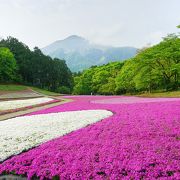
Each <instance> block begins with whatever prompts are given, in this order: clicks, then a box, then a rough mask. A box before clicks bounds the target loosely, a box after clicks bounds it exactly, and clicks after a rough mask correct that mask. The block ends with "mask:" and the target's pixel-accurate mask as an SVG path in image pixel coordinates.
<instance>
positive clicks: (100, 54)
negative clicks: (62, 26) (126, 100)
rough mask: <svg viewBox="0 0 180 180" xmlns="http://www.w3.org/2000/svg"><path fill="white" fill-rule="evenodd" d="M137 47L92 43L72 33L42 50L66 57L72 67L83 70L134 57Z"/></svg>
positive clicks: (60, 57)
mask: <svg viewBox="0 0 180 180" xmlns="http://www.w3.org/2000/svg"><path fill="white" fill-rule="evenodd" d="M136 51H137V49H136V48H134V47H111V46H102V45H98V44H93V43H90V42H89V41H88V40H87V39H85V38H83V37H81V36H78V35H71V36H68V37H67V38H65V39H62V40H59V41H56V42H54V43H52V44H50V45H48V46H46V47H45V48H43V49H42V52H43V53H44V54H46V55H49V56H51V57H52V58H55V57H57V58H59V59H65V60H66V63H67V65H68V66H69V67H70V69H71V70H72V71H73V72H75V71H82V70H83V69H86V68H88V67H91V66H93V65H102V64H106V63H108V62H112V61H118V60H124V59H128V58H131V57H133V56H134V55H135V54H136Z"/></svg>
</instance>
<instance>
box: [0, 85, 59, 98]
mask: <svg viewBox="0 0 180 180" xmlns="http://www.w3.org/2000/svg"><path fill="white" fill-rule="evenodd" d="M27 89H32V90H34V91H37V92H39V93H41V94H44V95H48V96H57V95H60V94H58V93H55V92H51V91H48V90H44V89H40V88H37V87H30V86H24V85H16V84H0V91H22V90H27Z"/></svg>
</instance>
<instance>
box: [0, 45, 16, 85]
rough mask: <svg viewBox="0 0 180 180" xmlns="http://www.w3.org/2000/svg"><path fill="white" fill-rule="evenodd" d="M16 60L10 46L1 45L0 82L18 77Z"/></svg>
mask: <svg viewBox="0 0 180 180" xmlns="http://www.w3.org/2000/svg"><path fill="white" fill-rule="evenodd" d="M16 71H17V65H16V60H15V58H14V56H13V54H12V53H11V51H10V50H9V49H8V48H3V47H0V82H3V83H4V82H10V81H14V80H16V79H17V74H16Z"/></svg>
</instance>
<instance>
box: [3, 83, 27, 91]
mask: <svg viewBox="0 0 180 180" xmlns="http://www.w3.org/2000/svg"><path fill="white" fill-rule="evenodd" d="M26 89H27V86H23V85H15V84H8V85H4V84H0V91H22V90H26Z"/></svg>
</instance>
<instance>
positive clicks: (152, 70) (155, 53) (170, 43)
mask: <svg viewBox="0 0 180 180" xmlns="http://www.w3.org/2000/svg"><path fill="white" fill-rule="evenodd" d="M179 76H180V39H179V38H178V36H176V35H174V34H171V35H169V36H167V37H166V38H164V40H163V41H162V42H161V43H159V44H158V45H155V46H153V47H150V48H147V49H144V50H143V51H140V53H139V54H138V55H137V56H136V57H135V58H133V59H132V60H129V61H126V62H125V65H124V66H123V68H122V69H121V71H120V72H119V74H118V76H117V78H116V85H117V92H136V91H150V92H151V91H152V90H153V89H166V90H173V89H178V87H179V84H180V81H179ZM123 90H124V91H123Z"/></svg>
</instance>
